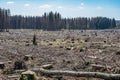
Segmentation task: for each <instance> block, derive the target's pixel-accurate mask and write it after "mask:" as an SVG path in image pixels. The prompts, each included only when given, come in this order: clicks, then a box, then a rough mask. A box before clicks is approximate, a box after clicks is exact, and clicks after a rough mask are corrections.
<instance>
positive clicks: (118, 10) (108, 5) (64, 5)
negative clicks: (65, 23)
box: [0, 0, 120, 20]
mask: <svg viewBox="0 0 120 80" xmlns="http://www.w3.org/2000/svg"><path fill="white" fill-rule="evenodd" d="M0 8H5V9H10V11H11V15H23V16H41V15H43V13H44V12H50V11H53V12H59V13H60V14H61V15H62V17H67V18H68V17H70V18H71V17H96V16H103V17H109V18H115V19H119V20H120V0H0Z"/></svg>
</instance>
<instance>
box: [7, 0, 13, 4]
mask: <svg viewBox="0 0 120 80" xmlns="http://www.w3.org/2000/svg"><path fill="white" fill-rule="evenodd" d="M14 3H15V2H14V1H8V2H7V4H14Z"/></svg>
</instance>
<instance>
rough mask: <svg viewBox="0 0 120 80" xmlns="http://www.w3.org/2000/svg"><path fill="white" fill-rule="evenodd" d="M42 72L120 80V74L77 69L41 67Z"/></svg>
mask: <svg viewBox="0 0 120 80" xmlns="http://www.w3.org/2000/svg"><path fill="white" fill-rule="evenodd" d="M40 73H41V74H43V75H51V76H52V75H55V76H73V77H93V78H101V79H105V80H120V74H107V73H101V72H76V71H60V70H46V69H44V68H43V67H42V68H40Z"/></svg>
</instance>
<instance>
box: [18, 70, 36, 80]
mask: <svg viewBox="0 0 120 80" xmlns="http://www.w3.org/2000/svg"><path fill="white" fill-rule="evenodd" d="M19 80H38V77H37V75H36V74H35V72H33V71H30V70H28V71H25V72H23V73H22V74H21V76H20V79H19Z"/></svg>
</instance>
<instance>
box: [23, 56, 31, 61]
mask: <svg viewBox="0 0 120 80" xmlns="http://www.w3.org/2000/svg"><path fill="white" fill-rule="evenodd" d="M24 60H25V61H29V60H33V57H32V55H25V57H24Z"/></svg>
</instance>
